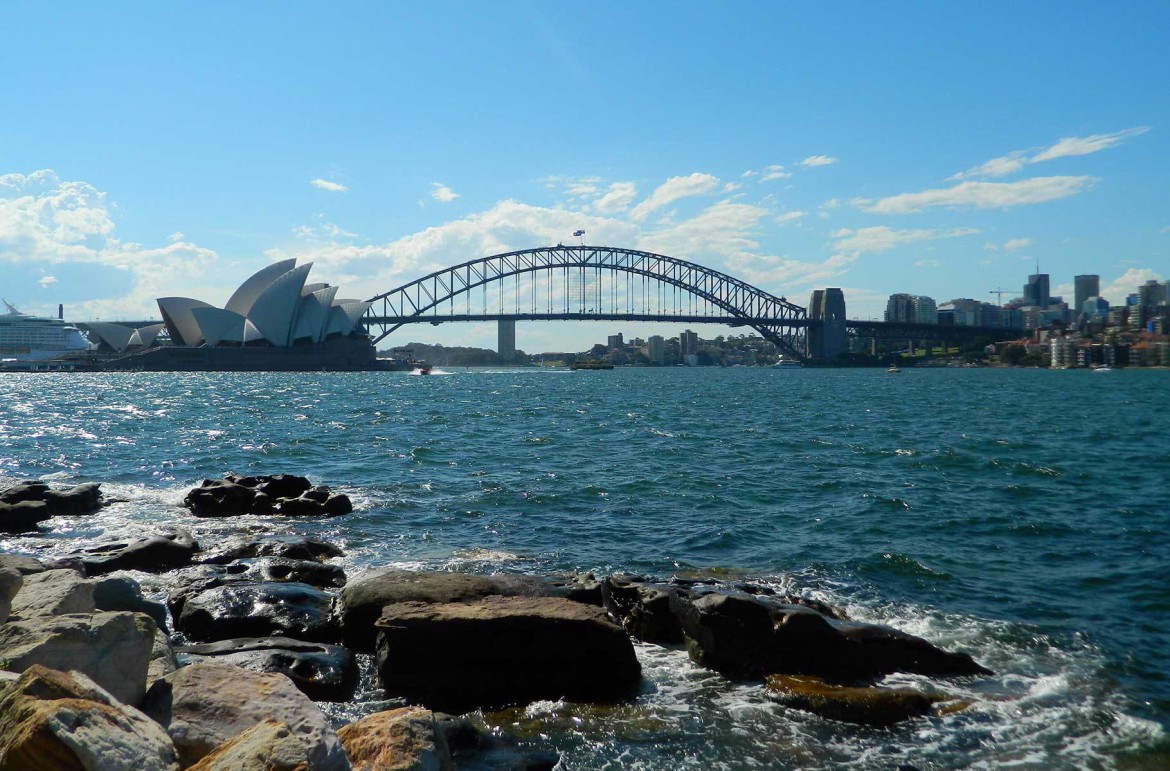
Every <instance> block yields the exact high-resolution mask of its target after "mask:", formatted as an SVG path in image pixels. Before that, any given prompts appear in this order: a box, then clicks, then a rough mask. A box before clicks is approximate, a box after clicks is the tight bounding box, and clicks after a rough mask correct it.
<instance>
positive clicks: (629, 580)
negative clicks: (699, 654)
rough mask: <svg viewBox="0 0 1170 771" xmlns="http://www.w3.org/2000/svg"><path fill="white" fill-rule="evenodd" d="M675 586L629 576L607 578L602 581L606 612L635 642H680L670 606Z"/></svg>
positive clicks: (677, 626)
mask: <svg viewBox="0 0 1170 771" xmlns="http://www.w3.org/2000/svg"><path fill="white" fill-rule="evenodd" d="M680 591H683V592H685V591H686V590H685V589H679V588H678V587H677V586H670V585H667V584H660V583H653V582H648V581H645V580H643V579H641V578H638V577H635V576H629V575H613V576H607V577H606V578H605V580H603V581H602V582H601V596H602V599H603V601H604V603H605V610H606V612H607V613H609V615H610V616H612V617H613V618H615V619H617V622H618V623H619V624H621V625H622V626H623V627H625V630H626V631H627V632H629V633H630V634H631V635H633V636H634V637H635V638H636V639H638V640H641V641H643V642H648V643H655V644H659V645H671V644H676V643H681V642H682V641H683V633H682V627H681V626H680V625H679V622H678V619H677V618H676V617H675V615H674V611H673V610H672V609H671V606H670V598H671V596H672V595H674V594H677V593H679V592H680Z"/></svg>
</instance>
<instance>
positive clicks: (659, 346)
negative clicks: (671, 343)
mask: <svg viewBox="0 0 1170 771" xmlns="http://www.w3.org/2000/svg"><path fill="white" fill-rule="evenodd" d="M646 358H648V359H649V360H650V363H651V364H665V363H666V341H665V340H663V339H662V336H661V335H650V339H649V340H647V341H646Z"/></svg>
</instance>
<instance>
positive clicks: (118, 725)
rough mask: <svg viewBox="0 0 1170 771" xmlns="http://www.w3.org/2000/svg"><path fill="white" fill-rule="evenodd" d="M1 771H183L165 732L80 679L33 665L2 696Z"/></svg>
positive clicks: (91, 684)
mask: <svg viewBox="0 0 1170 771" xmlns="http://www.w3.org/2000/svg"><path fill="white" fill-rule="evenodd" d="M0 716H2V717H0V768H4V769H20V770H21V771H73V769H77V771H83V769H134V770H135V771H178V769H179V762H178V756H177V754H176V752H175V745H174V743H173V742H172V741H171V739H170V737H169V736H167V734H166V732H165V731H163V730H162V727H161V726H159V725H158V724H157V723H155V722H154V721H153V720H151V719H150V718H148V717H147V716H146V715H144V714H142V713H141V712H139V711H138V710H137V709H134V708H133V707H128V706H126V705H124V704H121V703H119V702H118V701H117V700H116V699H114V697H113V696H111V695H110V694H109V693H107V692H106V691H104V690H102V689H101V688H100V687H98V686H97V685H96V684H95V683H94V682H93V681H92V680H90V679H89V678H88V677H86V676H85V675H83V674H81V673H80V672H58V671H55V670H52V669H46V668H44V667H40V666H32V667H30V668H29V669H28V670H26V671H25V672H24V674H22V675H21V676H20V678H19V679H18V680H17V681H16V682H14V683H11V684H9V685H8V686H7V687H6V688H4V689H3V691H2V692H0Z"/></svg>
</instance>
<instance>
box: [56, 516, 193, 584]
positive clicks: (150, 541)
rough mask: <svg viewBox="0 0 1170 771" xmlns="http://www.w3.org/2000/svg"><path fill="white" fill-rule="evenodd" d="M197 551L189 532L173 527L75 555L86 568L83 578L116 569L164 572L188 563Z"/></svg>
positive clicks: (95, 547) (101, 545)
mask: <svg viewBox="0 0 1170 771" xmlns="http://www.w3.org/2000/svg"><path fill="white" fill-rule="evenodd" d="M197 551H199V544H198V543H197V542H196V541H195V539H194V538H193V537H192V535H191V533H189V532H187V531H186V530H184V529H182V528H179V527H176V528H172V529H171V530H170V531H169V532H165V533H161V534H159V535H154V536H150V537H148V538H143V539H140V540H137V541H118V542H113V543H105V544H100V545H98V546H94V547H91V548H89V549H85V550H84V551H83V552H81V554H79V555H77V556H79V557H80V558H81V561H82V564H84V566H85V573H86V575H89V576H100V575H105V574H106V573H112V572H114V571H115V570H141V571H143V572H145V573H164V572H166V571H168V570H173V569H175V568H180V567H183V566H184V565H189V564H191V558H192V556H193V555H194V554H195V552H197Z"/></svg>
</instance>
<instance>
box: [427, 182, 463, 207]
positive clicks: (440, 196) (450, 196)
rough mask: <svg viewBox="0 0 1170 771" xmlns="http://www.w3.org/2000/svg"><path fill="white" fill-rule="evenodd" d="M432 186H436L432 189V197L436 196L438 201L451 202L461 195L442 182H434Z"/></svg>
mask: <svg viewBox="0 0 1170 771" xmlns="http://www.w3.org/2000/svg"><path fill="white" fill-rule="evenodd" d="M431 187H433V188H434V189H433V190H431V198H434V199H435V200H436V201H441V202H443V203H450V202H451V201H454V200H455V199H456V198H458V197H459V194H458V193H456V192H455V191H454V190H452V189H451V188H449V187H447V186H446V185H444V184H443V183H442V182H432V183H431Z"/></svg>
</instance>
